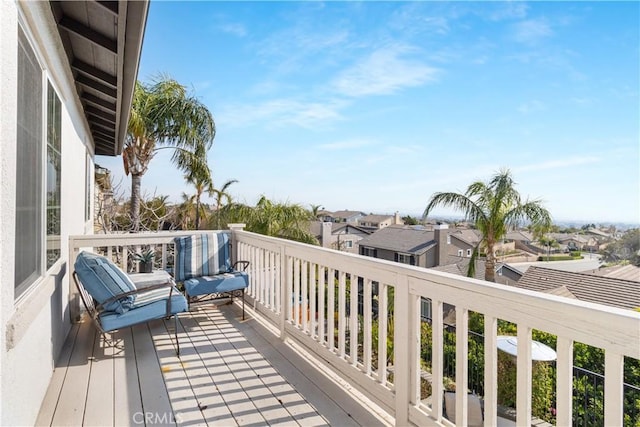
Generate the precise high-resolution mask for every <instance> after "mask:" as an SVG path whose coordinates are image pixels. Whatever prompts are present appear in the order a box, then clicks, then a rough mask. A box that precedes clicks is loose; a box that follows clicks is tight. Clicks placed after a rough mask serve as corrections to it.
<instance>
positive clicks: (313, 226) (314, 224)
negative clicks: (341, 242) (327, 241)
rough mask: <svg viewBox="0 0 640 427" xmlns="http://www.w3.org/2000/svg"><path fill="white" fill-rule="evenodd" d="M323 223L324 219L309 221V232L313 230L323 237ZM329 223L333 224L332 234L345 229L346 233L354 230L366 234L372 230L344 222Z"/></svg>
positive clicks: (313, 232) (315, 233) (317, 235)
mask: <svg viewBox="0 0 640 427" xmlns="http://www.w3.org/2000/svg"><path fill="white" fill-rule="evenodd" d="M322 223H323V222H322V221H311V222H310V223H309V232H311V233H312V234H313V235H314V236H316V237H321V236H322ZM327 224H331V234H336V233H339V232H340V231H343V230H344V231H345V234H350V233H349V232H350V231H353V230H356V231H358V232H361V233H364V234H371V230H367V229H366V228H362V227H358V226H357V225H353V224H348V223H344V222H327Z"/></svg>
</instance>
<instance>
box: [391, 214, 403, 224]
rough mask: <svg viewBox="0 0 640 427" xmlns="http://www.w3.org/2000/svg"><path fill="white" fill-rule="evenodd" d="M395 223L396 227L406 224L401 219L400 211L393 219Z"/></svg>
mask: <svg viewBox="0 0 640 427" xmlns="http://www.w3.org/2000/svg"><path fill="white" fill-rule="evenodd" d="M393 223H394V224H396V225H398V224H404V222H402V219H400V214H399V213H398V211H396V214H395V216H394V217H393Z"/></svg>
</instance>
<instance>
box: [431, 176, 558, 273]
mask: <svg viewBox="0 0 640 427" xmlns="http://www.w3.org/2000/svg"><path fill="white" fill-rule="evenodd" d="M514 186H515V182H514V181H513V178H512V177H511V172H510V171H509V170H508V169H503V170H501V171H500V172H498V173H497V174H496V175H494V176H493V178H492V179H491V181H489V182H488V183H485V182H481V181H477V182H474V183H473V184H471V185H470V186H469V187H468V188H467V191H466V192H465V193H464V194H460V193H435V194H433V195H432V196H431V199H430V200H429V203H428V204H427V207H426V208H425V210H424V214H423V218H425V219H426V217H427V216H428V215H429V213H431V211H432V210H433V208H434V207H436V206H445V207H446V206H450V207H453V208H455V209H457V210H461V211H463V212H464V215H465V220H467V221H472V222H474V223H475V225H476V227H477V229H478V230H480V232H482V239H481V240H480V243H479V244H478V246H476V248H475V249H474V251H473V255H472V258H471V262H470V263H469V271H468V275H469V276H472V275H473V273H474V269H475V260H476V258H477V255H478V249H479V247H480V246H481V245H482V246H483V247H484V248H485V250H486V257H487V260H486V267H485V280H487V281H490V282H495V265H496V258H495V252H494V246H495V245H496V243H498V242H499V241H500V239H502V238H503V237H504V236H505V235H506V234H507V231H509V229H511V228H515V227H516V226H518V225H520V224H521V223H522V222H524V221H525V220H528V221H529V222H531V224H532V225H533V226H537V227H545V228H546V227H550V226H551V215H550V214H549V212H548V211H547V210H546V209H545V208H544V207H543V206H542V202H541V201H540V200H532V201H529V200H526V201H525V202H524V203H522V202H521V199H520V194H519V193H518V192H517V191H516V190H515V188H514Z"/></svg>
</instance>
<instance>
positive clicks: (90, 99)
mask: <svg viewBox="0 0 640 427" xmlns="http://www.w3.org/2000/svg"><path fill="white" fill-rule="evenodd" d="M43 5H45V3H43ZM47 7H49V8H50V9H51V12H52V13H53V17H54V19H55V21H56V23H57V31H58V34H59V36H60V40H61V41H62V45H63V46H64V49H65V53H66V58H65V60H66V61H67V63H66V65H67V67H68V69H69V70H70V73H71V76H72V77H73V79H74V80H75V86H76V91H77V94H78V98H79V100H80V102H81V104H82V109H83V112H84V114H85V117H86V119H87V123H88V124H89V129H90V130H91V134H92V137H93V142H94V147H95V153H96V154H102V155H108V156H116V155H119V154H120V153H121V152H122V149H123V146H124V139H125V136H126V132H127V125H128V121H129V113H130V111H131V101H132V99H133V92H134V88H135V84H136V79H137V76H138V65H139V62H140V53H141V51H142V40H143V37H144V31H145V26H146V21H147V12H148V8H149V2H148V1H147V0H142V1H131V2H130V1H126V0H119V1H94V0H88V1H51V2H49V6H47Z"/></svg>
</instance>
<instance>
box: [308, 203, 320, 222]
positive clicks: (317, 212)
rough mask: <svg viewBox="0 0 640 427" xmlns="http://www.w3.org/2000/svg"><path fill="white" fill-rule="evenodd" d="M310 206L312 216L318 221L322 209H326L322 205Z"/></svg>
mask: <svg viewBox="0 0 640 427" xmlns="http://www.w3.org/2000/svg"><path fill="white" fill-rule="evenodd" d="M309 206H310V207H311V215H313V217H314V218H315V219H318V218H319V217H320V209H324V207H323V206H322V205H314V204H311V205H309Z"/></svg>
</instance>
